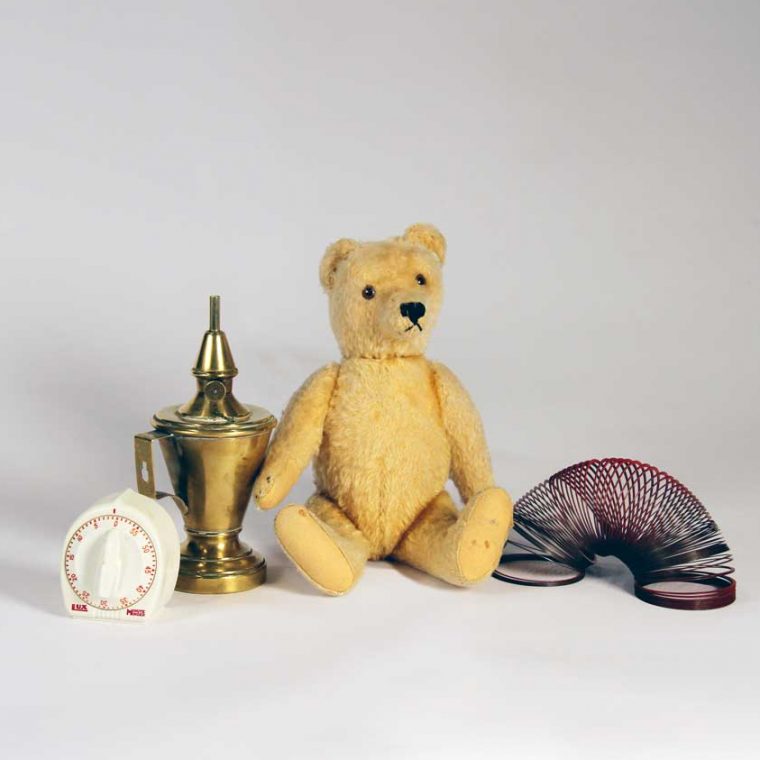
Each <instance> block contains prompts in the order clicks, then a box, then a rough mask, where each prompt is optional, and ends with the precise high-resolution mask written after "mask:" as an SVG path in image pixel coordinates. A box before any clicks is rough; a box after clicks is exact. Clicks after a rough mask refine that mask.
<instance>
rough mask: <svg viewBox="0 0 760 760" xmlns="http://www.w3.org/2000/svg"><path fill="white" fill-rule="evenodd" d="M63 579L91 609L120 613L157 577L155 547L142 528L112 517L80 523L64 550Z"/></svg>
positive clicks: (103, 515) (117, 515) (116, 516)
mask: <svg viewBox="0 0 760 760" xmlns="http://www.w3.org/2000/svg"><path fill="white" fill-rule="evenodd" d="M64 567H65V570H66V578H67V579H68V582H69V585H70V586H71V589H72V591H73V592H74V593H75V594H76V595H77V596H78V597H79V598H80V599H81V600H82V601H83V602H84V603H85V604H88V605H90V606H91V607H97V608H98V609H101V610H122V609H125V608H126V607H132V606H134V605H135V604H137V603H138V602H139V601H140V600H141V599H142V598H143V597H144V596H145V595H146V594H147V593H148V591H149V590H150V588H151V586H152V585H153V581H154V580H155V577H156V570H157V558H156V547H155V546H154V544H153V541H151V539H150V536H149V535H148V534H147V533H146V532H145V530H144V528H143V527H142V526H141V525H140V524H139V523H136V522H135V521H134V520H131V519H129V518H128V517H124V516H123V515H119V514H116V510H115V509H114V510H113V512H112V513H111V514H108V513H105V514H102V515H97V516H96V517H93V518H91V519H89V520H87V521H86V522H84V523H82V524H81V525H80V526H79V527H78V528H77V529H76V530H75V531H74V534H73V535H72V537H71V540H70V541H69V543H68V544H67V546H66V554H65V556H64Z"/></svg>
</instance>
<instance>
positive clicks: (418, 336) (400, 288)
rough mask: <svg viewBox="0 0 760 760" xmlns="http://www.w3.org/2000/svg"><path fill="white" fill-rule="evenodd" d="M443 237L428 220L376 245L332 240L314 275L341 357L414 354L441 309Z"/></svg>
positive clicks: (376, 357)
mask: <svg viewBox="0 0 760 760" xmlns="http://www.w3.org/2000/svg"><path fill="white" fill-rule="evenodd" d="M445 256H446V241H445V239H444V237H443V235H441V233H440V232H439V231H438V230H437V229H436V228H435V227H433V226H431V225H429V224H414V225H412V226H411V227H409V229H407V231H406V232H405V233H404V234H403V235H401V236H400V237H394V238H389V239H388V240H382V241H380V242H376V243H359V242H357V241H356V240H348V239H345V238H344V239H343V240H339V241H338V242H337V243H333V244H332V245H331V246H330V247H329V248H328V249H327V251H326V252H325V255H324V257H323V258H322V263H321V264H320V269H319V277H320V280H321V282H322V286H323V287H324V289H325V290H326V291H327V294H328V296H329V299H330V322H331V324H332V328H333V332H334V333H335V337H336V338H337V340H338V345H339V346H340V349H341V352H342V353H343V356H344V357H346V358H350V357H364V358H370V359H385V358H391V357H398V356H417V355H419V354H422V353H423V352H424V350H425V346H426V345H427V342H428V338H429V336H430V331H431V329H432V327H433V325H434V324H435V321H436V318H437V316H438V312H439V310H440V308H441V300H442V296H443V279H442V273H441V267H442V266H443V261H444V258H445Z"/></svg>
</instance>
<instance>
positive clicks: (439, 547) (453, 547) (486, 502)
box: [393, 488, 512, 586]
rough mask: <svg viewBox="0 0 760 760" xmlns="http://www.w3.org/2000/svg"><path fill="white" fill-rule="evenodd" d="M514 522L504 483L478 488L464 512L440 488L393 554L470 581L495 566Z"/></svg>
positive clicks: (452, 579) (462, 582)
mask: <svg viewBox="0 0 760 760" xmlns="http://www.w3.org/2000/svg"><path fill="white" fill-rule="evenodd" d="M511 526H512V502H511V500H510V498H509V496H508V495H507V493H506V491H503V490H502V489H501V488H487V489H485V490H483V491H481V492H480V493H478V494H475V496H473V497H472V498H471V499H470V501H469V502H468V504H467V506H466V507H465V508H464V509H463V510H462V511H461V512H459V511H458V510H457V508H456V507H455V506H454V503H453V501H452V499H451V497H450V496H449V494H448V493H446V491H442V492H441V493H440V494H438V496H436V497H435V499H433V501H432V502H431V503H430V504H429V505H428V506H427V507H426V508H425V510H424V511H423V512H422V513H421V514H420V516H419V517H418V518H417V520H416V521H415V523H414V524H413V525H412V527H411V528H410V529H409V530H408V531H407V533H406V535H405V536H404V538H403V539H402V540H401V542H400V543H399V545H398V546H397V547H396V549H395V550H394V553H393V554H394V556H395V557H396V558H397V559H400V560H401V561H402V562H406V563H407V564H409V565H412V567H416V568H418V569H419V570H424V571H425V572H426V573H429V574H430V575H434V576H435V577H436V578H440V579H441V580H443V581H446V582H447V583H451V584H453V585H455V586H471V585H472V584H474V583H477V582H478V581H480V580H483V579H484V578H486V577H488V576H489V575H490V574H491V573H492V572H493V571H494V570H495V569H496V566H497V565H498V564H499V560H500V559H501V552H502V547H503V546H504V542H505V541H506V540H507V533H508V532H509V529H510V527H511Z"/></svg>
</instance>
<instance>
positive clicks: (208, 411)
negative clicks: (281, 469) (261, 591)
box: [135, 296, 277, 594]
mask: <svg viewBox="0 0 760 760" xmlns="http://www.w3.org/2000/svg"><path fill="white" fill-rule="evenodd" d="M210 312H211V317H210V325H209V329H208V331H207V332H206V334H205V335H204V338H203V343H202V344H201V350H200V352H199V354H198V360H197V362H196V365H195V368H194V369H193V374H194V375H195V378H196V382H197V391H196V394H195V396H194V397H193V398H192V399H191V400H190V401H189V402H188V403H186V404H183V405H181V406H170V407H166V408H165V409H161V410H160V411H158V412H156V414H155V415H154V416H153V419H152V424H153V427H154V430H152V431H150V432H148V433H140V434H138V435H136V436H135V467H136V471H137V488H138V491H139V492H140V493H141V494H144V495H146V496H150V497H151V498H161V497H163V496H169V497H171V498H173V499H174V501H175V503H176V504H177V505H178V506H179V508H180V509H181V510H182V512H183V515H184V521H185V531H186V533H187V539H186V540H185V542H184V543H183V544H182V548H181V553H180V567H179V576H178V578H177V590H178V591H189V592H192V593H197V594H223V593H228V592H232V591H245V590H247V589H250V588H254V587H255V586H258V585H260V584H261V583H263V582H264V580H265V578H266V562H265V560H264V558H263V557H262V556H261V555H259V554H257V553H256V552H254V551H253V550H252V549H251V548H250V547H249V546H247V545H246V544H244V543H243V542H241V541H240V535H239V534H240V531H241V529H242V527H243V518H244V517H245V512H246V509H247V507H248V502H249V501H250V499H251V489H252V488H253V481H254V478H255V475H256V473H257V471H258V469H259V467H260V465H261V462H262V461H263V459H264V454H265V453H266V448H267V444H268V443H269V437H270V435H271V432H272V429H273V428H274V426H275V425H276V423H277V421H276V420H275V418H274V417H273V416H272V415H271V414H270V413H269V412H267V411H266V409H262V408H261V407H257V406H249V405H247V404H241V403H240V402H239V401H238V400H237V399H236V398H235V396H234V395H233V393H232V379H233V378H234V377H235V376H236V375H237V372H238V371H237V367H235V363H234V361H233V358H232V352H231V350H230V347H229V343H228V342H227V337H226V335H225V334H224V332H222V331H221V330H220V329H219V296H211V309H210ZM154 440H158V441H159V443H160V446H161V453H162V454H163V456H164V460H165V462H166V467H167V469H168V471H169V476H170V478H171V482H172V485H173V487H174V493H173V494H165V493H161V492H158V491H156V485H155V474H154V470H153V457H152V450H151V443H152V441H154Z"/></svg>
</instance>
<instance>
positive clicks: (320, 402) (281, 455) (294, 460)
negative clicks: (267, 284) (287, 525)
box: [253, 364, 338, 509]
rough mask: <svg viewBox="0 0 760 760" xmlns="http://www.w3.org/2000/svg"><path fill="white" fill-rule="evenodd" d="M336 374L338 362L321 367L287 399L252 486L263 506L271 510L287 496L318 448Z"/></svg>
mask: <svg viewBox="0 0 760 760" xmlns="http://www.w3.org/2000/svg"><path fill="white" fill-rule="evenodd" d="M337 377H338V365H337V364H329V365H327V366H326V367H322V368H321V369H319V370H317V371H316V372H315V373H314V374H313V375H311V376H310V377H309V378H308V379H307V380H306V381H305V382H304V383H303V385H302V386H301V387H300V388H299V389H298V390H297V391H296V392H295V393H294V394H293V396H292V397H291V399H290V401H289V402H288V405H287V407H286V408H285V411H284V413H283V415H282V420H281V421H280V424H279V425H278V426H277V429H276V430H275V433H274V436H273V438H272V444H271V446H270V447H269V451H268V452H267V455H266V459H265V460H264V465H263V466H262V468H261V471H260V472H259V475H258V477H257V478H256V482H255V483H254V485H253V495H254V497H255V499H256V502H257V503H258V505H259V507H261V508H262V509H271V508H272V507H274V506H276V505H277V504H279V503H280V502H281V501H282V500H283V499H284V498H285V497H286V496H287V494H288V492H289V491H290V489H291V488H292V487H293V486H294V485H295V483H296V481H297V480H298V478H299V477H300V476H301V473H302V472H303V471H304V470H305V469H306V467H307V466H308V465H309V462H311V460H312V458H313V457H314V455H315V454H316V453H317V451H318V450H319V446H320V443H321V441H322V432H323V429H324V422H325V417H326V416H327V410H328V407H329V405H330V399H331V398H332V394H333V390H334V389H335V382H336V380H337Z"/></svg>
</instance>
